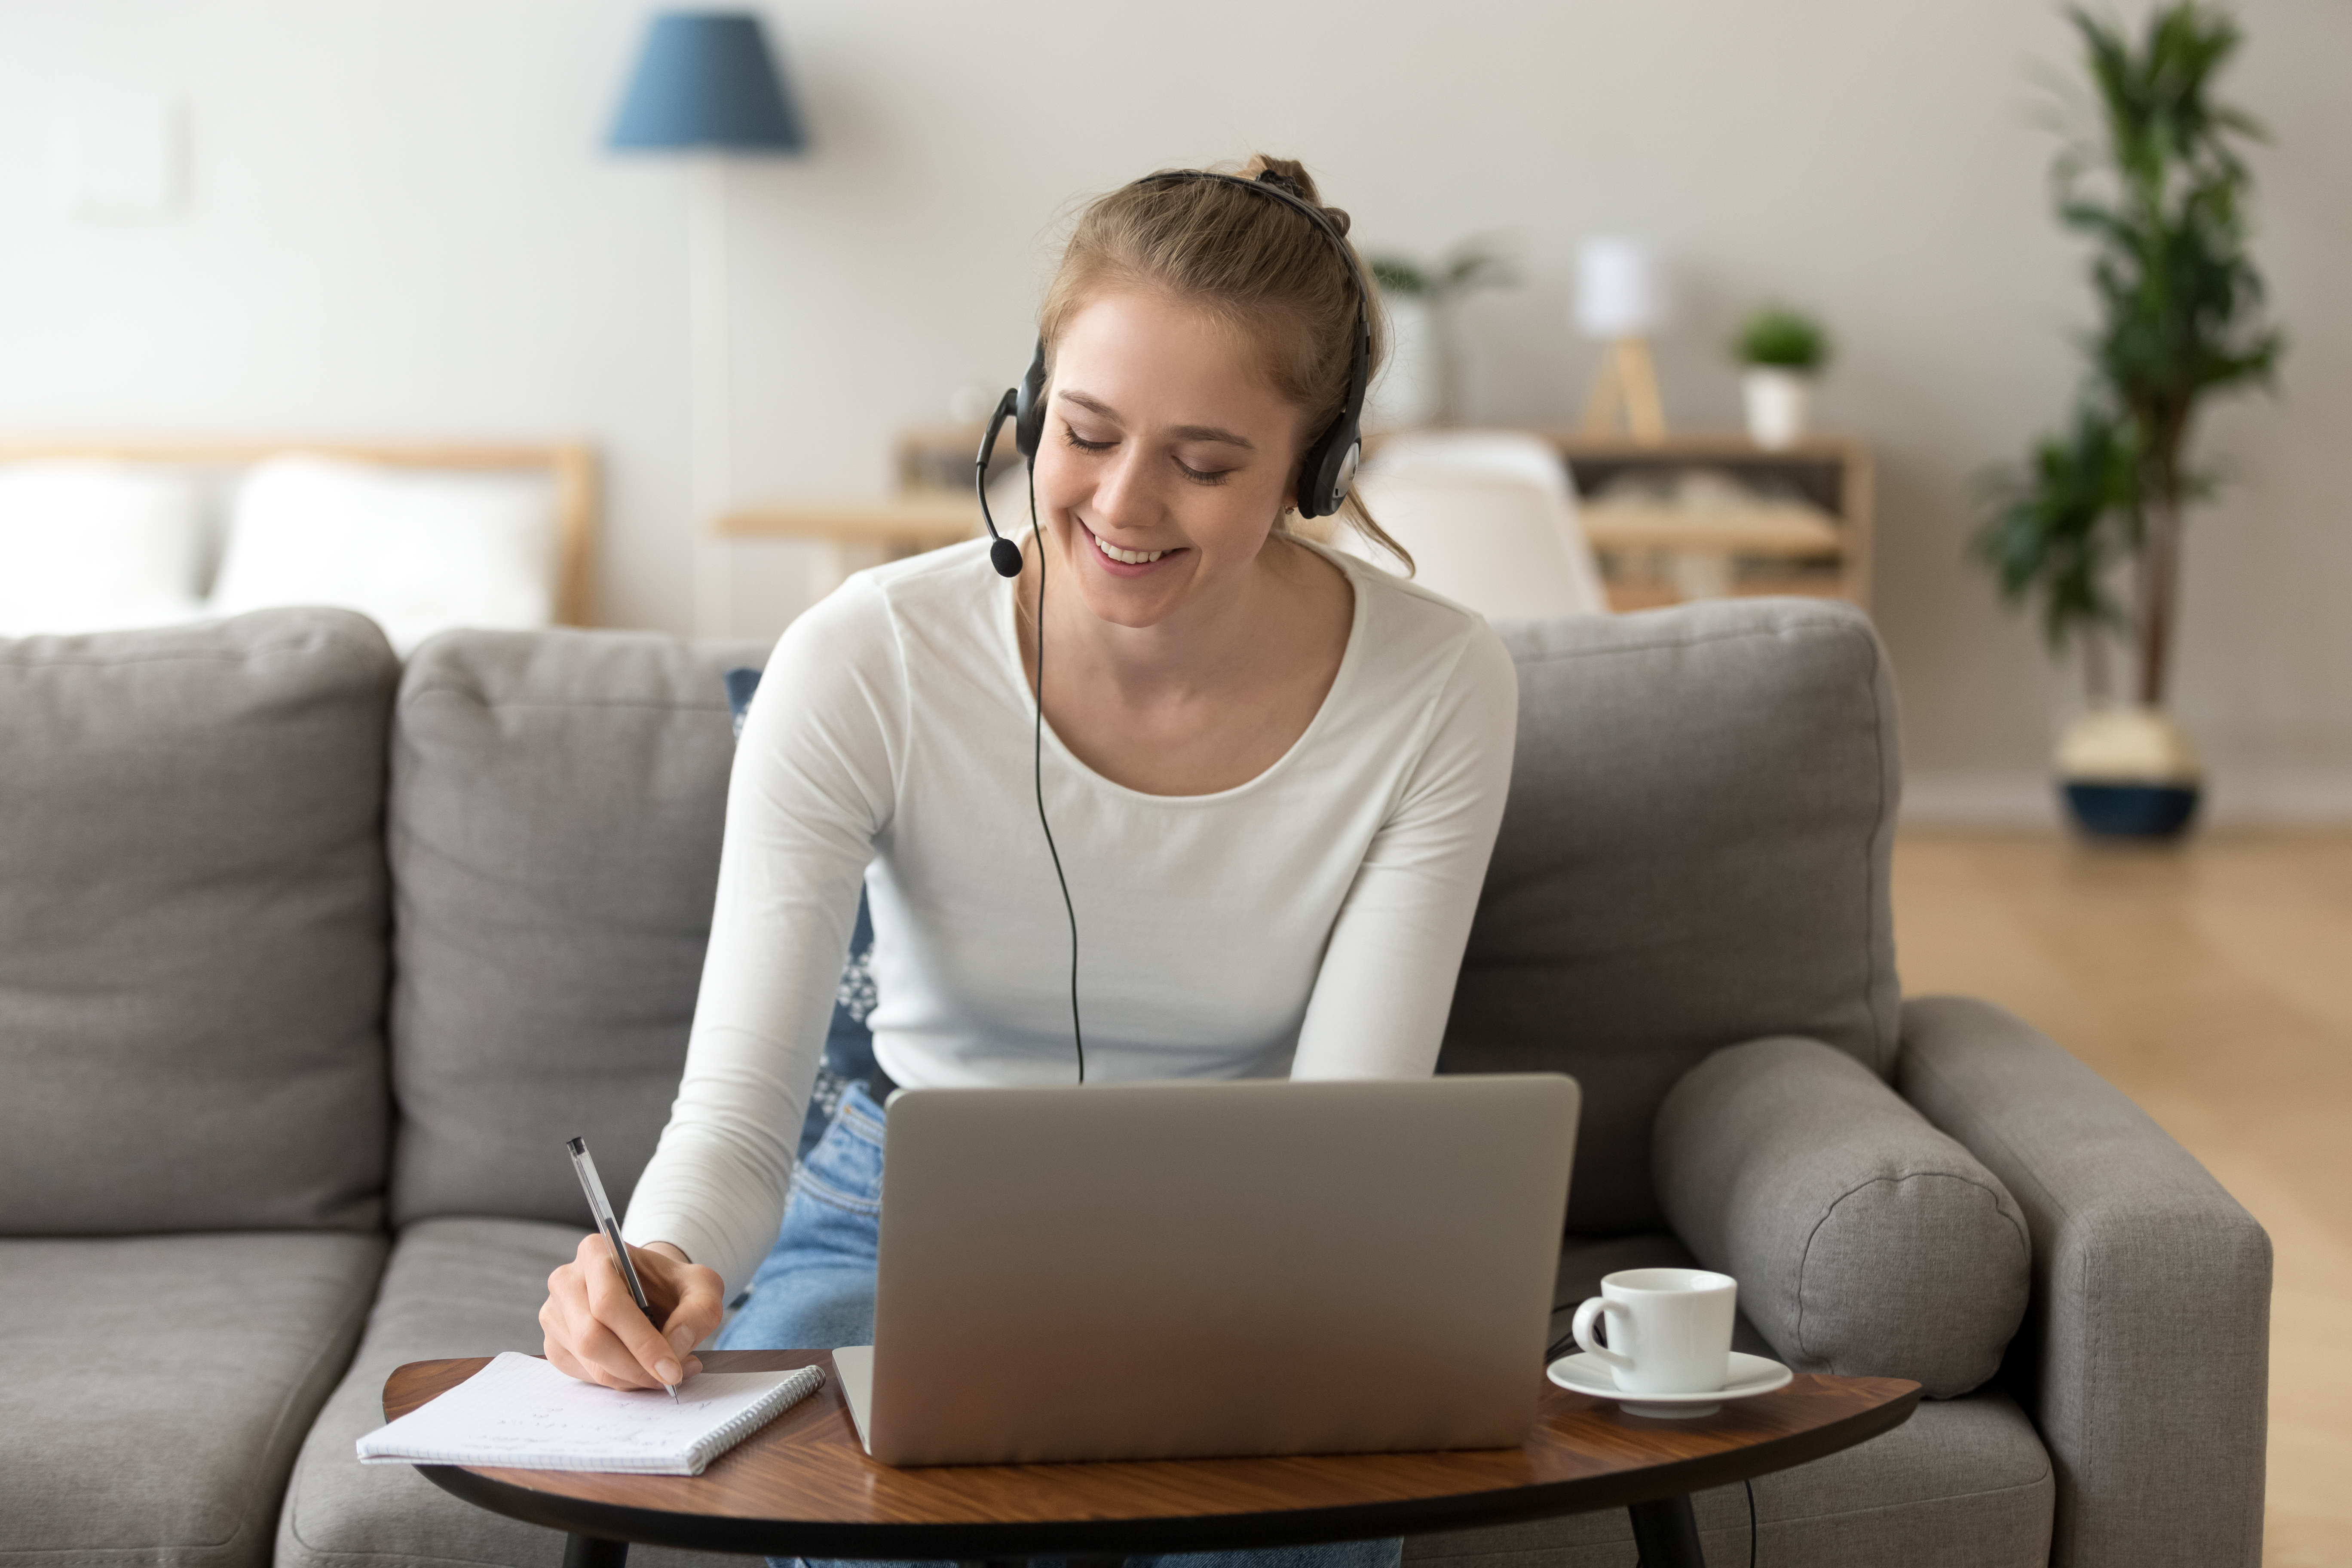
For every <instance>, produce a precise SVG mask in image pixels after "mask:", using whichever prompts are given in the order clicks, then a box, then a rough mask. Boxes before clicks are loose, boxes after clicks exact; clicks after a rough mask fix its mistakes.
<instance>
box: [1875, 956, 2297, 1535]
mask: <svg viewBox="0 0 2352 1568" xmlns="http://www.w3.org/2000/svg"><path fill="white" fill-rule="evenodd" d="M1895 1088H1896V1089H1898V1090H1899V1091H1900V1092H1901V1093H1902V1095H1903V1097H1904V1098H1905V1099H1906V1100H1909V1101H1910V1102H1911V1103H1912V1104H1913V1105H1914V1106H1915V1107H1916V1108H1917V1109H1918V1110H1920V1111H1921V1113H1923V1114H1924V1115H1926V1116H1927V1119H1928V1120H1929V1121H1932V1122H1934V1123H1935V1124H1936V1125H1937V1127H1940V1128H1941V1129H1943V1130H1944V1131H1946V1132H1948V1133H1949V1134H1951V1136H1952V1137H1954V1138H1956V1139H1958V1141H1959V1142H1961V1143H1963V1144H1965V1145H1967V1147H1968V1149H1969V1152H1971V1153H1973V1154H1975V1155H1976V1157H1977V1158H1978V1159H1979V1160H1981V1161H1982V1162H1984V1163H1985V1165H1986V1166H1987V1168H1989V1169H1990V1170H1991V1171H1992V1173H1994V1174H1995V1175H1997V1176H1999V1177H2000V1179H2001V1182H2002V1184H2004V1185H2006V1186H2007V1187H2008V1188H2009V1191H2010V1193H2011V1195H2012V1196H2014V1197H2015V1198H2016V1200H2017V1203H2018V1205H2019V1206H2020V1207H2021V1209H2023V1210H2024V1212H2025V1216H2026V1223H2027V1226H2029V1228H2030V1229H2031V1231H2032V1246H2033V1300H2032V1306H2031V1307H2030V1308H2029V1310H2028V1311H2027V1315H2026V1321H2025V1326H2024V1328H2023V1329H2022V1330H2021V1331H2020V1332H2019V1334H2018V1336H2017V1339H2016V1341H2015V1342H2013V1343H2012V1345H2011V1352H2010V1361H2009V1366H2008V1369H2007V1373H2008V1375H2009V1376H2010V1377H2011V1380H2012V1384H2013V1392H2014V1393H2015V1394H2017V1396H2018V1399H2019V1401H2020V1403H2021V1404H2022V1405H2024V1406H2025V1408H2026V1411H2027V1413H2028V1414H2029V1415H2032V1418H2033V1422H2034V1425H2035V1426H2037V1427H2039V1428H2040V1430H2041V1433H2042V1442H2043V1443H2044V1444H2045V1445H2046V1446H2047V1447H2049V1449H2050V1456H2051V1461H2052V1464H2053V1468H2054V1469H2055V1471H2056V1474H2057V1479H2058V1513H2057V1521H2056V1529H2055V1532H2054V1534H2053V1539H2052V1542H2051V1562H2052V1563H2053V1564H2055V1565H2057V1568H2106V1565H2108V1564H2115V1565H2116V1568H2123V1565H2125V1564H2129V1565H2131V1568H2152V1565H2155V1564H2170V1563H2179V1564H2182V1565H2184V1568H2187V1565H2189V1564H2196V1565H2198V1568H2208V1565H2216V1568H2218V1565H2229V1568H2256V1565H2257V1564H2258V1563H2260V1562H2261V1559H2262V1539H2263V1443H2264V1437H2265V1419H2266V1415H2267V1410H2268V1397H2267V1387H2266V1383H2267V1377H2268V1373H2269V1363H2270V1299H2271V1244H2270V1237H2268V1236H2267V1235H2266V1234H2264V1232H2263V1228H2262V1226H2259V1225H2257V1224H2255V1223H2254V1220H2253V1217H2252V1215H2249V1214H2247V1213H2246V1211H2245V1210H2244V1209H2243V1208H2242V1207H2240V1206H2239V1205H2238V1203H2237V1201H2236V1200H2235V1199H2233V1198H2231V1196H2230V1194H2228V1193H2227V1192H2225V1191H2223V1190H2222V1188H2221V1184H2220V1183H2219V1182H2216V1181H2215V1180H2214V1179H2213V1178H2212V1176H2211V1175H2210V1174H2208V1173H2207V1172H2206V1170H2205V1168H2204V1167H2203V1166H2202V1165H2200V1164H2199V1163H2197V1162H2196V1161H2195V1160H2194V1159H2192V1158H2191V1157H2190V1156H2189V1152H2188V1151H2187V1150H2185V1149H2183V1148H2181V1147H2180V1145H2179V1144H2178V1143H2176V1142H2173V1141H2172V1139H2171V1138H2170V1137H2169V1136H2168V1134H2166V1133H2165V1131H2163V1130H2162V1129H2161V1128H2159V1127H2158V1126H2157V1125H2156V1123H2154V1122H2153V1121H2149V1120H2148V1119H2147V1116H2146V1115H2145V1114H2144V1113H2143V1112H2142V1111H2141V1110H2139V1108H2138V1107H2137V1106H2135V1105H2134V1104H2132V1102H2131V1101H2130V1100H2128V1099H2127V1098H2126V1097H2125V1096H2124V1095H2123V1094H2122V1093H2121V1092H2120V1091H2119V1090H2117V1089H2115V1088H2114V1087H2113V1086H2111V1085H2110V1084H2108V1083H2107V1082H2106V1081H2105V1079H2101V1078H2100V1077H2099V1076H2098V1075H2097V1074H2096V1073H2095V1072H2093V1071H2092V1070H2091V1069H2090V1068H2087V1067H2085V1066H2084V1065H2083V1064H2082V1063H2081V1062H2079V1061H2077V1060H2075V1059H2074V1058H2073V1057H2072V1056H2069V1055H2068V1054H2067V1053H2066V1052H2065V1051H2064V1050H2063V1049H2061V1048H2060V1047H2058V1046H2057V1045H2055V1044H2053V1042H2052V1041H2051V1040H2050V1039H2049V1038H2048V1037H2045V1036H2043V1035H2042V1034H2040V1033H2038V1032H2037V1031H2035V1030H2034V1029H2032V1028H2031V1027H2029V1026H2026V1025H2025V1024H2023V1023H2021V1022H2020V1021H2019V1020H2018V1019H2016V1018H2014V1017H2012V1016H2010V1015H2009V1014H2007V1013H2004V1012H2002V1011H2001V1010H2000V1009H1999V1008H1997V1007H1993V1006H1990V1005H1987V1004H1985V1003H1982V1002H1976V1001H1971V1000H1969V999H1967V998H1965V997H1957V996H1936V997H1926V998H1922V999H1919V1000H1916V1001H1911V1002H1907V1003H1906V1004H1905V1005H1904V1008H1903V1043H1902V1050H1901V1054H1900V1056H1899V1057H1898V1058H1897V1061H1896V1066H1895Z"/></svg>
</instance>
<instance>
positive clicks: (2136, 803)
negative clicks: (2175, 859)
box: [2061, 784, 2201, 838]
mask: <svg viewBox="0 0 2352 1568" xmlns="http://www.w3.org/2000/svg"><path fill="white" fill-rule="evenodd" d="M2061 788H2062V789H2063V792H2064V794H2065V796H2066V809H2067V810H2068V811H2070V812H2072V813H2073V814H2074V826H2077V827H2079V828H2081V829H2082V830H2083V831H2084V833H2086V834H2088V835H2090V837H2094V838H2178V837H2180V835H2181V834H2183V833H2185V832H2187V831H2188V828H2189V823H2190V821H2191V820H2193V819H2194V818H2195V817H2196V816H2197V801H2198V797H2199V795H2200V793H2201V792H2200V790H2199V788H2198V786H2197V785H2195V784H2064V785H2062V786H2061Z"/></svg>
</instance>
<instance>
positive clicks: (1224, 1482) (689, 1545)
mask: <svg viewBox="0 0 2352 1568" xmlns="http://www.w3.org/2000/svg"><path fill="white" fill-rule="evenodd" d="M832 1360H833V1358H832V1357H831V1356H830V1355H829V1354H827V1353H826V1352H823V1351H713V1352H705V1353H704V1355H703V1357H702V1363H703V1365H704V1367H705V1368H706V1369H707V1370H709V1371H711V1372H770V1371H780V1370H783V1369H787V1368H792V1367H800V1366H808V1365H813V1364H814V1365H822V1366H824V1368H825V1369H826V1373H827V1379H826V1383H825V1386H824V1388H822V1389H820V1390H819V1391H818V1392H817V1393H816V1394H814V1396H812V1397H811V1398H808V1399H805V1400H803V1401H802V1402H801V1403H800V1404H799V1405H794V1406H793V1408H792V1409H790V1410H788V1411H786V1412H785V1413H784V1414H783V1415H780V1416H778V1417H777V1418H776V1419H775V1420H774V1421H772V1422H770V1423H769V1424H768V1425H767V1426H765V1427H763V1428H761V1430H760V1431H759V1432H758V1433H757V1434H755V1435H754V1436H751V1437H750V1438H748V1439H746V1440H745V1441H744V1442H742V1443H741V1444H740V1445H738V1446H737V1447H735V1448H734V1449H733V1450H731V1451H730V1452H729V1453H727V1454H726V1455H724V1456H722V1457H721V1458H719V1459H718V1460H716V1461H715V1462H713V1463H712V1465H711V1467H710V1468H709V1469H708V1470H706V1471H704V1472H703V1473H702V1474H701V1475H699V1476H626V1475H603V1474H597V1475H587V1474H581V1473H577V1472H572V1471H561V1470H510V1469H489V1468H463V1467H459V1466H455V1465H420V1466H418V1467H417V1468H419V1469H420V1470H422V1471H424V1472H425V1475H426V1476H427V1477H428V1478H429V1479H431V1480H432V1481H433V1482H434V1483H435V1484H436V1485H437V1486H439V1487H441V1488H442V1489H444V1490H446V1491H449V1492H453V1493H455V1494H456V1495H457V1496H458V1497H461V1498H464V1499H465V1500H467V1502H470V1503H474V1504H476V1505H478V1506H479V1507H482V1508H486V1509H489V1510H492V1511H493V1512H497V1513H503V1514H507V1515H509V1516H510V1517H512V1518H515V1519H520V1520H524V1521H529V1522H530V1523H532V1524H541V1525H545V1526H546V1527H547V1528H549V1529H550V1530H560V1531H564V1532H565V1533H566V1534H568V1535H569V1536H570V1537H571V1538H572V1539H571V1542H570V1544H569V1546H568V1547H567V1548H566V1550H565V1552H564V1563H565V1568H623V1565H624V1564H625V1562H626V1560H627V1555H628V1550H629V1548H628V1543H629V1542H646V1543H647V1544H649V1545H658V1546H675V1547H683V1548H685V1549H687V1550H688V1551H698V1552H743V1553H755V1554H759V1555H762V1556H771V1557H853V1558H861V1557H862V1558H897V1559H919V1558H924V1559H948V1560H961V1561H964V1562H973V1561H981V1560H997V1561H1003V1560H1016V1559H1022V1558H1031V1557H1068V1558H1073V1559H1079V1558H1118V1557H1125V1556H1141V1555H1144V1554H1147V1553H1152V1552H1225V1551H1235V1550H1245V1549H1250V1548H1257V1547H1271V1546H1299V1545H1308V1544H1318V1543H1321V1542H1334V1541H1366V1540H1376V1539H1380V1538H1382V1537H1386V1536H1395V1535H1419V1534H1423V1533H1426V1532H1429V1531H1445V1530H1466V1529H1470V1528H1472V1527H1474V1526H1477V1525H1486V1524H1506V1523H1510V1522H1512V1521H1519V1520H1528V1519H1541V1518H1544V1517H1547V1516H1549V1515H1553V1514H1563V1513H1583V1512H1586V1511H1589V1510H1593V1509H1603V1508H1623V1509H1626V1510H1628V1511H1629V1512H1631V1514H1632V1515H1633V1532H1634V1536H1635V1539H1636V1540H1637V1541H1638V1542H1640V1545H1641V1551H1642V1555H1643V1560H1644V1562H1645V1563H1647V1564H1648V1568H1704V1561H1703V1559H1702V1558H1701V1556H1700V1554H1699V1544H1698V1530H1697V1527H1696V1525H1695V1524H1694V1523H1693V1521H1692V1519H1691V1511H1690V1494H1691V1493H1692V1492H1694V1491H1697V1490H1700V1489H1704V1488H1706V1487H1714V1486H1721V1485H1723V1484H1724V1483H1726V1482H1728V1481H1737V1480H1743V1479H1748V1477H1751V1476H1760V1475H1764V1474H1767V1473H1768V1472H1769V1471H1773V1470H1781V1469H1786V1468H1789V1467H1790V1466H1791V1465H1801V1464H1803V1463H1804V1462H1805V1461H1806V1460H1808V1459H1817V1458H1821V1457H1822V1455H1824V1454H1832V1453H1835V1452H1836V1451H1838V1450H1839V1449H1841V1448H1847V1447H1853V1445H1854V1444H1856V1443H1860V1442H1863V1441H1864V1440H1865V1439H1867V1438H1871V1437H1874V1436H1877V1435H1878V1434H1880V1433H1881V1432H1885V1431H1887V1430H1889V1429H1891V1428H1893V1427H1895V1426H1901V1425H1902V1424H1903V1423H1904V1422H1905V1421H1906V1420H1908V1419H1909V1418H1910V1415H1911V1412H1912V1410H1913V1409H1914V1408H1915V1407H1916V1405H1918V1403H1919V1385H1918V1384H1916V1383H1906V1382H1904V1381H1902V1380H1901V1379H1898V1378H1887V1377H1811V1376H1801V1377H1799V1378H1798V1379H1797V1380H1796V1381H1795V1382H1794V1383H1792V1384H1790V1385H1789V1386H1788V1387H1787V1388H1785V1389H1782V1390H1781V1391H1780V1392H1779V1393H1777V1394H1764V1395H1761V1396H1759V1397H1758V1398H1754V1399H1745V1400H1740V1401H1738V1402H1736V1403H1734V1404H1730V1405H1725V1406H1724V1407H1723V1410H1722V1412H1721V1413H1720V1414H1718V1415H1711V1416H1706V1417H1703V1418H1701V1419H1698V1420H1692V1421H1653V1420H1645V1419H1643V1418H1642V1417H1639V1416H1632V1415H1625V1414H1623V1413H1622V1411H1620V1410H1619V1409H1618V1408H1617V1406H1616V1405H1612V1404H1611V1403H1609V1402H1607V1401H1605V1400H1597V1399H1589V1398H1587V1397H1585V1396H1584V1395H1582V1394H1570V1393H1569V1392H1568V1391H1567V1390H1565V1389H1562V1388H1557V1387H1554V1386H1553V1385H1552V1384H1549V1383H1546V1384H1544V1385H1543V1394H1542V1398H1541V1400H1540V1401H1539V1403H1538V1407H1537V1415H1536V1424H1535V1426H1534V1429H1533V1430H1532V1431H1530V1432H1529V1433H1528V1439H1527V1441H1526V1442H1525V1443H1522V1444H1521V1445H1520V1446H1519V1447H1516V1448H1494V1449H1475V1450H1460V1451H1454V1452H1447V1453H1436V1454H1334V1455H1297V1456H1291V1457H1287V1458H1265V1459H1162V1460H1137V1461H1128V1462H1123V1463H1116V1464H1093V1463H1088V1464H1063V1465H953V1466H940V1467H934V1468H922V1469H903V1470H901V1469H892V1468H890V1467H889V1466H887V1465H882V1464H877V1463H876V1462H875V1461H874V1460H873V1459H871V1458H868V1457H867V1456H866V1450H865V1449H864V1448H863V1447H860V1446H859V1444H858V1441H857V1435H856V1432H855V1430H853V1429H852V1427H851V1425H850V1419H849V1406H848V1405H847V1404H846V1402H845V1401H844V1399H843V1398H842V1394H841V1388H840V1383H839V1380H838V1379H837V1378H835V1377H834V1376H833V1375H832ZM488 1362H489V1358H488V1356H474V1357H470V1358H467V1359H464V1360H457V1361H420V1362H412V1363H409V1364H408V1365H406V1366H404V1367H402V1368H400V1369H399V1370H398V1371H396V1372H394V1373H393V1374H392V1376H391V1377H390V1378H389V1379H387V1380H386V1381H385V1383H384V1385H383V1413H384V1415H385V1416H386V1417H387V1418H392V1417H396V1416H400V1415H406V1414H407V1413H408V1412H409V1411H411V1410H414V1409H415V1408H416V1407H417V1406H418V1405H422V1404H424V1403H425V1401H426V1400H428V1399H431V1398H432V1397H433V1396H434V1395H435V1394H440V1393H442V1392H444V1391H445V1390H446V1389H449V1388H452V1387H455V1386H456V1385H457V1384H459V1383H462V1382H464V1381H465V1380H466V1379H467V1378H468V1377H470V1376H472V1375H473V1374H474V1373H476V1372H478V1371H479V1370H480V1369H481V1368H482V1367H483V1366H485V1365H487V1364H488ZM1535 1375H1537V1376H1538V1377H1540V1376H1541V1373H1537V1374H1535Z"/></svg>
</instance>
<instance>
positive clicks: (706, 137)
mask: <svg viewBox="0 0 2352 1568" xmlns="http://www.w3.org/2000/svg"><path fill="white" fill-rule="evenodd" d="M605 144H606V145H607V146H608V147H610V148H611V149H612V150H613V151H614V152H616V153H684V154H686V155H687V156H688V160H689V163H688V193H687V196H688V201H687V207H688V217H687V288H688V333H689V337H688V344H689V353H690V360H691V365H692V373H691V375H690V378H689V382H688V395H687V417H688V425H689V426H690V428H691V430H692V434H693V447H692V458H693V461H692V466H691V469H690V476H691V477H690V481H689V486H688V489H689V493H690V496H691V500H690V503H689V505H690V509H691V511H692V517H691V520H690V526H689V529H688V534H689V539H690V545H689V548H690V549H691V550H692V552H693V554H692V563H691V564H692V572H693V582H694V629H695V633H696V635H697V636H700V637H715V636H718V635H720V634H721V633H723V632H724V631H725V630H726V628H727V626H728V624H729V622H730V620H731V619H732V618H733V617H732V616H731V615H730V603H729V597H728V593H729V584H728V581H727V576H726V574H725V573H724V571H723V570H721V568H722V567H723V565H724V564H725V563H724V562H723V561H722V560H721V559H719V556H718V553H717V552H718V550H719V544H718V542H717V541H716V540H715V539H713V538H712V537H711V536H710V533H709V529H710V527H711V525H712V523H713V522H715V521H717V519H718V517H719V513H720V511H721V510H723V509H724V508H725V506H726V504H727V499H728V492H729V491H730V489H731V488H732V483H733V480H732V475H731V473H730V468H731V467H732V453H731V451H730V441H729V435H730V403H731V401H732V399H731V393H732V390H733V388H732V385H731V381H730V363H729V357H728V351H729V346H730V345H729V342H728V325H727V293H728V288H727V283H728V279H727V259H728V258H727V164H728V162H729V160H730V158H732V157H736V156H740V155H743V154H746V153H750V154H770V155H773V154H779V153H782V154H790V153H799V152H801V151H802V150H803V148H805V147H806V146H807V138H806V137H805V136H803V134H802V132H801V122H800V116H799V115H798V114H797V113H795V112H794V110H793V100H792V96H791V94H790V93H789V92H787V91H786V89H785V87H784V80H783V76H782V73H781V72H780V71H779V70H777V68H776V60H775V56H774V54H773V53H772V51H771V50H770V49H769V47H768V37H767V32H766V30H765V29H764V28H763V27H762V26H761V23H760V18H759V17H758V16H753V15H751V14H750V13H747V12H719V11H666V12H663V13H661V14H660V15H658V16H656V17H655V18H654V19H653V22H652V25H651V26H648V27H647V28H646V38H645V43H644V46H643V47H640V48H639V49H638V51H637V62H636V68H635V71H634V72H632V73H631V75H630V77H629V87H628V91H627V92H626V93H625V95H624V96H623V98H622V100H621V110H620V113H619V114H617V115H615V116H614V121H613V131H612V134H611V135H610V136H609V137H608V138H606V143H605Z"/></svg>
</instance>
